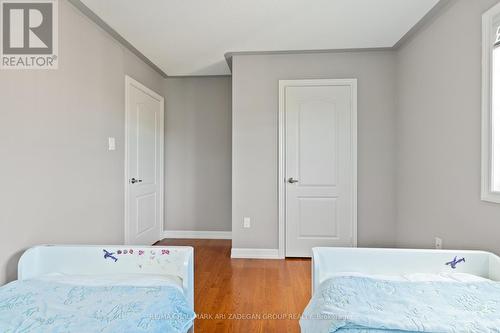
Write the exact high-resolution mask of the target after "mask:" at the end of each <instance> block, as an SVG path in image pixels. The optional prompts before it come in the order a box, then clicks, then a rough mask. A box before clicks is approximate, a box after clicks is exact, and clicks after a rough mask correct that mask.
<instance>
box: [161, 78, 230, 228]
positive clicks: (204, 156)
mask: <svg viewBox="0 0 500 333" xmlns="http://www.w3.org/2000/svg"><path fill="white" fill-rule="evenodd" d="M164 92H165V96H166V109H165V110H166V116H165V156H166V159H165V172H166V176H165V179H166V185H165V207H166V211H165V212H166V221H165V227H166V230H190V231H191V230H193V231H230V230H231V77H229V76H225V77H193V78H168V79H167V80H166V84H165V89H164Z"/></svg>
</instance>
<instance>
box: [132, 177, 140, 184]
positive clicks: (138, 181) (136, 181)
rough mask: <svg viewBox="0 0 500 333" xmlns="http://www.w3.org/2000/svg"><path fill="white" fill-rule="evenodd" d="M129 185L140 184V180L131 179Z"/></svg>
mask: <svg viewBox="0 0 500 333" xmlns="http://www.w3.org/2000/svg"><path fill="white" fill-rule="evenodd" d="M130 183H131V184H135V183H142V179H135V178H132V179H131V180H130Z"/></svg>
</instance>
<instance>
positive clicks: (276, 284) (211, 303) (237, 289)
mask: <svg viewBox="0 0 500 333" xmlns="http://www.w3.org/2000/svg"><path fill="white" fill-rule="evenodd" d="M156 245H189V246H193V247H194V249H195V250H194V254H195V255H194V256H195V311H196V313H197V315H198V319H196V321H195V332H196V333H201V332H265V333H268V332H278V333H279V332H300V329H299V317H300V314H301V313H302V311H303V310H304V308H305V307H306V305H307V302H308V301H309V299H310V297H311V261H310V260H309V259H286V260H255V259H231V258H230V254H231V241H230V240H200V239H175V240H174V239H164V240H162V241H161V242H159V243H157V244H156Z"/></svg>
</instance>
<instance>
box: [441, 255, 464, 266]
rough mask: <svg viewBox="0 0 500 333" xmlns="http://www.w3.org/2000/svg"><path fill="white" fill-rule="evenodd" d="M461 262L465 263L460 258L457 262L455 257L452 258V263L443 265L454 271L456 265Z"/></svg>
mask: <svg viewBox="0 0 500 333" xmlns="http://www.w3.org/2000/svg"><path fill="white" fill-rule="evenodd" d="M461 262H465V258H461V259H458V260H457V257H456V256H455V258H453V260H452V261H448V262H447V263H446V264H445V265H448V266H451V268H453V269H455V268H457V264H459V263H461Z"/></svg>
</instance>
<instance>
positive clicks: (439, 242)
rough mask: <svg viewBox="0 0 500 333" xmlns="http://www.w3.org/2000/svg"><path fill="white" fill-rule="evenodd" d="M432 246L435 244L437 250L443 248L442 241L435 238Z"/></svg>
mask: <svg viewBox="0 0 500 333" xmlns="http://www.w3.org/2000/svg"><path fill="white" fill-rule="evenodd" d="M434 244H435V246H436V249H437V250H441V249H442V248H443V240H442V239H441V238H439V237H436V238H435V239H434Z"/></svg>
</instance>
